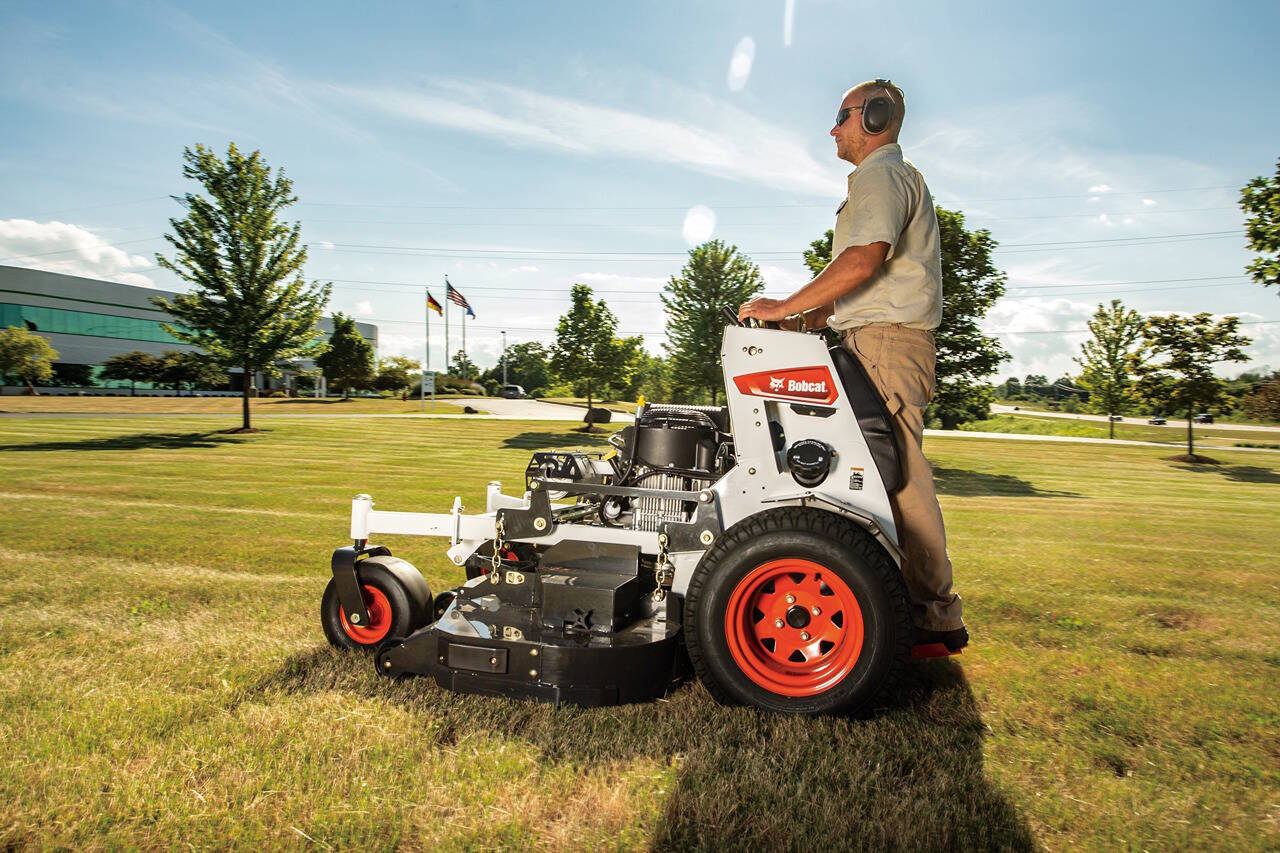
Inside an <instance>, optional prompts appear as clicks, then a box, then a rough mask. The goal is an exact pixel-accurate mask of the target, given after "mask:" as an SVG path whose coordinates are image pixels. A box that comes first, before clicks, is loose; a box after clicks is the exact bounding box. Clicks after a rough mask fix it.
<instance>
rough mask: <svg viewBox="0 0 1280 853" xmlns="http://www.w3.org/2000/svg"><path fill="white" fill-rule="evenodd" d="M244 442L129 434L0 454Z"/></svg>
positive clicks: (201, 435)
mask: <svg viewBox="0 0 1280 853" xmlns="http://www.w3.org/2000/svg"><path fill="white" fill-rule="evenodd" d="M244 441H245V439H243V438H235V437H233V436H230V435H223V434H220V433H217V432H185V433H154V432H144V433H132V434H130V435H113V436H102V437H99V438H82V439H79V440H78V441H37V442H33V443H31V444H5V445H0V451H9V452H13V451H19V450H21V451H28V450H34V451H53V450H183V449H185V448H189V447H219V446H221V445H224V444H243V443H244Z"/></svg>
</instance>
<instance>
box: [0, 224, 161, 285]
mask: <svg viewBox="0 0 1280 853" xmlns="http://www.w3.org/2000/svg"><path fill="white" fill-rule="evenodd" d="M0 258H3V263H6V264H11V265H13V266H19V267H28V268H30V269H39V270H46V271H48V272H56V273H64V274H66V275H78V276H84V277H85V278H98V279H103V280H106V281H118V282H120V283H121V284H132V285H135V286H138V287H155V286H156V283H155V282H154V281H152V280H151V279H150V278H148V277H147V276H145V275H142V274H141V273H139V272H137V270H143V269H150V268H151V267H153V264H152V263H151V261H150V260H148V259H147V258H146V257H143V256H142V255H131V254H129V253H128V252H125V251H124V250H122V249H119V248H117V247H116V246H112V245H109V244H108V243H107V241H106V240H103V239H102V238H101V237H99V236H98V235H97V234H94V233H93V232H92V231H89V230H87V229H85V228H81V227H80V226H78V225H71V224H69V223H66V222H34V221H32V220H30V219H3V220H0Z"/></svg>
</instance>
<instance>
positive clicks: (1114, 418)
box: [1111, 415, 1124, 424]
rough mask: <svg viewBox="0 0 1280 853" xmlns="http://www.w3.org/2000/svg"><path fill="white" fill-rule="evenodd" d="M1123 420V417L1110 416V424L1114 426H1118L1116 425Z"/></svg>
mask: <svg viewBox="0 0 1280 853" xmlns="http://www.w3.org/2000/svg"><path fill="white" fill-rule="evenodd" d="M1123 420H1124V415H1112V416H1111V422H1112V423H1116V424H1118V423H1120V422H1121V421H1123Z"/></svg>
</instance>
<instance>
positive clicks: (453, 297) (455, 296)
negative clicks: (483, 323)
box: [444, 278, 476, 320]
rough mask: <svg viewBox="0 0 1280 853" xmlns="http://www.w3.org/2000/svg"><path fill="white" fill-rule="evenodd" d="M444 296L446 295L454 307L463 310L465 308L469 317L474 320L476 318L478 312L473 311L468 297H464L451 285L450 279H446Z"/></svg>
mask: <svg viewBox="0 0 1280 853" xmlns="http://www.w3.org/2000/svg"><path fill="white" fill-rule="evenodd" d="M444 295H445V298H446V299H448V300H449V301H450V302H452V303H453V304H454V305H457V306H459V307H461V308H465V309H466V311H467V316H468V317H470V318H471V319H472V320H474V319H475V318H476V312H474V311H472V310H471V304H470V303H469V302H467V297H465V296H463V295H462V293H461V292H459V290H458V288H456V287H454V286H453V285H452V284H450V283H449V279H448V278H445V280H444Z"/></svg>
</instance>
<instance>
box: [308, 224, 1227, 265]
mask: <svg viewBox="0 0 1280 853" xmlns="http://www.w3.org/2000/svg"><path fill="white" fill-rule="evenodd" d="M1243 233H1244V232H1243V231H1241V230H1231V231H1193V232H1187V233H1183V234H1146V235H1140V236H1133V237H1107V238H1096V239H1091V240H1057V241H1049V242H1040V243H1007V244H1005V245H1001V246H997V247H996V250H997V251H1002V250H1005V249H1024V248H1025V249H1027V250H1031V249H1037V250H1045V249H1058V248H1067V247H1072V246H1079V247H1081V248H1104V247H1107V246H1109V245H1112V244H1114V245H1136V246H1140V245H1147V244H1156V243H1162V242H1183V241H1187V240H1191V239H1194V238H1209V239H1218V238H1220V237H1226V236H1235V235H1240V234H1243ZM1095 244H1096V245H1095ZM308 245H310V244H308ZM330 245H331V246H332V249H330V251H353V250H354V253H355V254H380V253H388V254H396V253H400V254H421V255H426V256H428V257H451V258H475V259H477V260H537V259H539V258H542V259H545V260H548V261H613V260H623V261H631V260H634V261H647V260H648V261H654V260H660V261H667V260H682V259H684V258H685V257H687V255H688V253H687V252H670V251H668V252H651V251H620V250H598V251H593V250H590V249H521V248H516V249H474V248H465V247H458V246H401V245H394V244H387V243H332V244H330ZM328 247H329V246H328V245H327V246H326V248H328ZM739 251H741V253H742V254H744V255H746V256H748V257H766V256H767V257H775V256H779V255H782V256H792V255H797V254H799V253H798V252H797V251H796V250H794V249H786V250H756V251H753V250H747V249H741V250H739ZM500 252H523V253H524V254H520V255H512V254H495V253H500ZM553 256H556V257H553Z"/></svg>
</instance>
